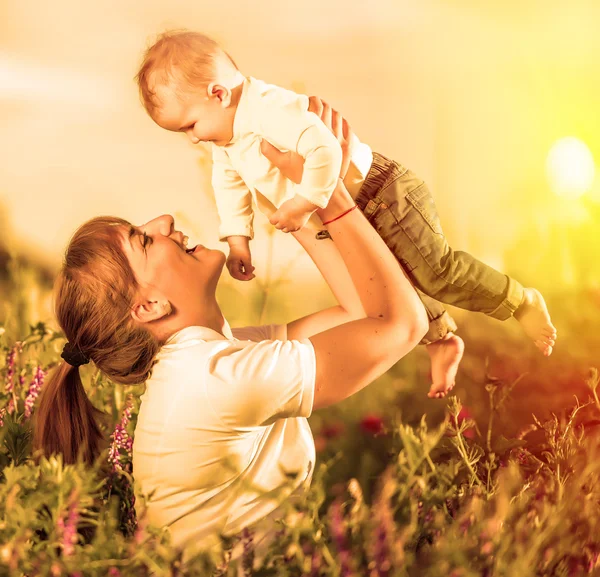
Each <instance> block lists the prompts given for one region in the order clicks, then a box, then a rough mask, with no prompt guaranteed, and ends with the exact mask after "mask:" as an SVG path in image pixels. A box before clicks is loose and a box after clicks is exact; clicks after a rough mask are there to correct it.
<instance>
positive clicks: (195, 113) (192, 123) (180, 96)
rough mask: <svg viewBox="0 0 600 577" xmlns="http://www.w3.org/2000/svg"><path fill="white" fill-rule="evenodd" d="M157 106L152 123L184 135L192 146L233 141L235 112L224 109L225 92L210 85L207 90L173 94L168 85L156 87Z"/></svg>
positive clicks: (192, 89) (201, 89) (186, 90)
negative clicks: (210, 87)
mask: <svg viewBox="0 0 600 577" xmlns="http://www.w3.org/2000/svg"><path fill="white" fill-rule="evenodd" d="M156 96H157V98H158V100H159V102H160V103H161V105H160V106H159V108H158V109H157V110H155V112H154V114H153V116H152V117H153V119H154V121H155V122H156V124H158V125H159V126H160V127H162V128H164V129H166V130H171V131H174V132H185V134H187V136H188V138H189V139H190V140H191V141H192V143H193V144H197V143H198V142H214V143H215V144H218V145H220V146H224V145H225V144H227V143H228V142H229V141H230V140H231V139H232V137H233V119H234V116H235V110H234V109H233V110H232V107H231V106H229V105H228V102H227V100H226V89H225V88H223V87H220V86H218V85H212V92H211V93H210V94H209V92H208V88H207V87H205V88H197V89H194V88H185V89H184V90H179V91H176V90H175V89H174V87H173V86H172V85H162V86H157V87H156Z"/></svg>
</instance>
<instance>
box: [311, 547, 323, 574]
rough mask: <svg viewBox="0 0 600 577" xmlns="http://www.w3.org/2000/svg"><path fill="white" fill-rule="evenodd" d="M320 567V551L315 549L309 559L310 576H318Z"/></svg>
mask: <svg viewBox="0 0 600 577" xmlns="http://www.w3.org/2000/svg"><path fill="white" fill-rule="evenodd" d="M320 568H321V552H320V551H319V550H318V549H315V550H314V551H313V554H312V558H311V560H310V575H311V577H319V575H320V573H321V572H320V571H319V569H320Z"/></svg>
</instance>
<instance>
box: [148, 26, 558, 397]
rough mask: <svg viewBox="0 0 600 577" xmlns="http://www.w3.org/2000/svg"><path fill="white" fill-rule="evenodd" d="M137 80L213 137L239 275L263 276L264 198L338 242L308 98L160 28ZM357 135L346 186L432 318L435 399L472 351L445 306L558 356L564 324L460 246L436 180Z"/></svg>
mask: <svg viewBox="0 0 600 577" xmlns="http://www.w3.org/2000/svg"><path fill="white" fill-rule="evenodd" d="M137 81H138V84H139V88H140V94H141V98H142V102H143V104H144V107H145V108H146V110H147V112H148V114H149V115H150V116H151V118H152V119H153V120H154V121H155V122H156V123H157V124H158V125H159V126H161V127H162V128H165V129H166V130H171V131H175V132H184V133H186V134H187V135H188V137H189V138H190V140H191V141H192V142H193V143H198V142H210V143H211V144H212V153H213V176H212V184H213V187H214V192H215V200H216V204H217V209H218V212H219V217H220V221H221V222H220V228H219V237H220V240H226V241H227V243H228V244H229V256H228V259H227V268H228V270H229V272H230V274H231V275H232V276H233V277H234V278H236V279H238V280H250V279H252V278H254V272H253V271H254V267H253V265H252V260H251V254H250V248H249V241H250V240H251V239H252V238H253V229H252V223H253V209H252V203H253V202H254V203H255V204H256V206H257V207H258V208H259V209H260V210H261V211H262V212H263V213H265V214H266V215H267V216H268V217H269V220H270V222H271V223H272V224H273V225H275V226H276V227H277V228H278V229H280V230H282V231H283V232H293V231H297V230H299V229H300V228H302V227H304V226H309V227H313V228H315V229H316V230H318V231H320V232H318V233H317V234H318V235H319V237H322V238H327V233H326V231H322V230H320V229H322V228H323V226H322V223H321V222H320V221H319V219H318V217H317V216H316V215H315V214H314V213H315V211H316V210H317V209H318V208H319V207H321V208H322V207H325V206H326V205H327V203H328V201H329V198H330V196H331V194H332V192H333V189H334V187H335V184H336V181H337V178H338V176H339V174H340V168H341V163H342V152H341V148H340V145H339V142H338V140H337V139H336V137H335V136H334V135H333V134H332V132H331V131H330V130H329V129H328V128H327V127H326V126H325V124H324V123H323V122H322V121H321V119H320V118H319V117H318V116H317V115H316V114H314V113H313V112H310V111H309V110H308V108H309V100H308V98H307V97H306V96H304V95H299V94H296V93H294V92H292V91H290V90H285V89H283V88H280V87H278V86H274V85H271V84H266V83H265V82H263V81H261V80H257V79H255V78H252V77H246V76H244V75H243V74H242V73H241V72H240V70H239V69H238V67H237V66H236V64H235V62H234V61H233V60H232V58H231V57H230V56H229V55H228V54H227V53H226V52H225V51H224V50H223V49H222V48H221V47H220V46H219V45H218V44H217V43H216V42H215V41H213V40H211V39H210V38H208V37H207V36H205V35H203V34H200V33H196V32H190V31H179V32H168V33H165V34H163V35H161V36H160V37H159V39H158V40H157V41H156V42H155V44H154V45H153V46H151V47H150V48H149V49H148V50H147V52H146V54H145V57H144V60H143V63H142V66H141V68H140V70H139V72H138V75H137ZM353 138H354V142H353V147H352V160H351V163H350V167H349V169H348V172H347V174H346V176H345V177H344V183H345V185H346V188H347V189H348V191H349V192H350V194H351V195H352V196H353V198H354V199H355V202H356V204H357V205H358V207H359V208H360V209H361V210H362V211H363V213H364V214H365V216H366V217H367V218H368V219H369V221H370V222H371V223H372V224H373V226H374V227H375V228H376V229H377V231H378V233H379V234H380V235H381V237H382V238H383V239H384V241H385V242H386V244H387V245H388V247H389V248H390V249H391V250H392V252H393V253H394V254H395V255H396V258H397V259H398V261H399V262H400V264H401V265H402V266H403V268H404V270H405V271H406V273H407V274H408V275H409V277H410V279H411V281H412V282H413V284H414V285H415V287H417V289H418V291H419V296H420V297H421V300H422V301H423V304H424V306H425V308H426V310H427V313H428V318H429V321H430V328H429V331H428V333H427V334H426V335H425V338H424V339H423V341H422V344H425V345H427V351H428V353H429V355H430V357H431V362H432V381H433V384H432V385H431V389H430V392H429V396H430V397H441V396H444V395H445V394H446V393H447V392H448V391H449V390H450V389H452V387H453V386H454V380H455V376H456V371H457V368H458V364H459V362H460V360H461V358H462V355H463V348H464V345H463V342H462V339H460V337H458V336H457V335H455V334H454V331H455V330H456V328H457V327H456V324H455V322H454V320H453V319H452V317H450V315H449V314H448V312H447V311H446V309H445V308H444V306H443V305H442V304H441V302H440V301H442V302H445V303H448V304H452V305H455V306H458V307H461V308H464V309H467V310H471V311H478V312H483V313H485V314H487V315H489V316H492V317H494V318H496V319H499V320H506V319H508V318H510V317H511V316H514V317H515V318H516V319H517V320H518V321H519V322H520V323H521V325H522V327H523V329H524V330H525V332H526V334H527V335H528V336H529V337H530V338H531V339H532V340H533V341H534V342H535V344H536V346H537V347H538V348H539V349H540V350H541V351H542V353H543V354H544V355H546V356H548V355H550V354H551V352H552V348H553V346H554V344H555V339H556V329H555V328H554V326H553V325H552V322H551V320H550V315H549V313H548V309H547V307H546V303H545V301H544V299H543V297H542V295H541V294H540V293H539V291H537V290H536V289H534V288H524V287H523V286H521V285H520V284H519V283H518V282H517V281H515V280H514V279H512V278H510V277H508V276H506V275H504V274H502V273H500V272H498V271H497V270H495V269H493V268H491V267H489V266H487V265H486V264H484V263H482V262H480V261H478V260H476V259H475V258H474V257H472V256H471V255H469V254H467V253H465V252H461V251H454V250H452V249H451V248H450V247H449V246H448V243H447V241H446V238H445V237H444V234H443V232H442V228H441V225H440V222H439V218H438V215H437V211H436V208H435V204H434V201H433V197H432V195H431V193H430V192H429V190H428V188H427V186H426V185H425V183H424V182H423V181H422V180H420V179H419V178H418V177H417V176H416V175H415V174H413V173H412V172H411V171H410V170H408V169H406V168H405V167H403V166H402V165H400V164H399V163H397V162H394V161H392V160H389V159H387V158H386V157H384V156H382V155H380V154H378V153H376V152H372V151H371V149H370V148H369V147H368V146H367V145H365V144H364V143H361V142H360V141H359V140H358V139H357V138H356V137H353ZM263 139H264V140H265V141H266V142H268V143H271V144H272V145H274V146H275V147H276V148H278V149H279V150H281V151H293V152H296V153H298V154H299V155H300V156H301V157H303V158H304V169H303V175H302V180H301V182H300V183H298V184H294V183H293V182H292V181H290V180H288V179H287V178H285V177H284V176H283V175H282V174H281V172H280V171H279V170H278V169H276V168H275V167H274V166H273V164H271V162H270V161H269V159H268V158H267V156H265V155H264V154H263V153H262V151H261V150H264V148H263V146H264V145H263V146H261V143H262V142H263Z"/></svg>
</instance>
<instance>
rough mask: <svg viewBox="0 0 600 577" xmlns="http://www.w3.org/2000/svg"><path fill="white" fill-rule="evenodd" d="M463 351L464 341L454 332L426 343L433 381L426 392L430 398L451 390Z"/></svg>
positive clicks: (438, 397)
mask: <svg viewBox="0 0 600 577" xmlns="http://www.w3.org/2000/svg"><path fill="white" fill-rule="evenodd" d="M464 351H465V343H464V342H463V340H462V339H461V338H460V337H457V336H456V335H455V334H454V333H448V334H447V335H446V336H445V337H444V338H443V339H442V340H440V341H436V342H435V343H431V344H429V345H427V352H428V353H429V356H430V357H431V380H432V381H433V384H432V385H431V387H430V389H429V393H427V396H428V397H429V398H430V399H440V398H441V397H445V396H446V393H448V392H449V391H451V390H452V388H453V387H454V380H455V379H456V371H457V370H458V365H459V364H460V361H461V359H462V356H463V353H464Z"/></svg>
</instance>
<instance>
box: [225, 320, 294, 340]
mask: <svg viewBox="0 0 600 577" xmlns="http://www.w3.org/2000/svg"><path fill="white" fill-rule="evenodd" d="M231 333H232V335H233V337H234V338H235V339H236V340H238V341H254V342H261V341H275V340H277V341H285V340H287V325H277V324H271V325H261V326H247V327H235V328H232V329H231Z"/></svg>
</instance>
